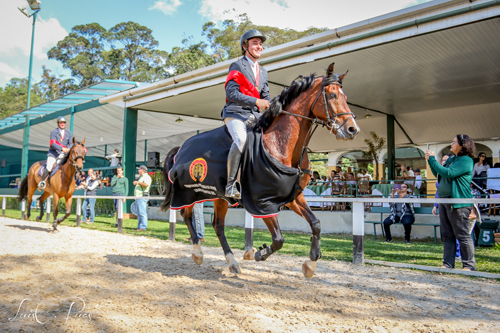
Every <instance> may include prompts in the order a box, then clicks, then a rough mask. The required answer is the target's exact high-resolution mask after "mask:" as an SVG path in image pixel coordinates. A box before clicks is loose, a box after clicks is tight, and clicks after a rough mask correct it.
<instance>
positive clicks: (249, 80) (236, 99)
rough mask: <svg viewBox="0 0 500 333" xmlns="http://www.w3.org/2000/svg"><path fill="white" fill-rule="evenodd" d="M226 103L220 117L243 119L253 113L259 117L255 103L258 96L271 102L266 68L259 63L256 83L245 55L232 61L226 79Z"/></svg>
mask: <svg viewBox="0 0 500 333" xmlns="http://www.w3.org/2000/svg"><path fill="white" fill-rule="evenodd" d="M225 89H226V105H225V106H224V109H223V110H222V118H228V117H232V118H237V119H240V120H242V121H245V120H247V119H248V117H250V115H251V114H254V116H255V117H256V118H258V117H260V113H259V108H258V107H257V106H256V105H255V102H256V101H257V99H258V98H260V99H265V100H268V101H269V102H271V96H270V95H269V85H268V82H267V70H266V69H265V68H263V67H262V66H260V65H259V82H258V84H256V80H255V76H254V74H253V71H252V65H251V64H250V62H249V61H248V59H247V58H246V57H242V58H241V59H239V60H237V61H235V62H233V63H232V64H231V66H230V67H229V75H228V76H227V79H226V85H225Z"/></svg>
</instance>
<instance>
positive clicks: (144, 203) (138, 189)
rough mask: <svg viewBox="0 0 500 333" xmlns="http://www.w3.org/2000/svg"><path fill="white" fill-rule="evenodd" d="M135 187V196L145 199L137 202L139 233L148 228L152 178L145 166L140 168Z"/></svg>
mask: <svg viewBox="0 0 500 333" xmlns="http://www.w3.org/2000/svg"><path fill="white" fill-rule="evenodd" d="M134 185H135V188H134V196H136V197H143V198H144V199H136V200H135V202H136V204H137V220H138V224H137V231H146V228H147V227H148V201H149V199H148V197H149V188H150V187H151V177H150V176H149V175H148V168H147V167H146V166H145V165H141V166H140V167H139V179H138V180H134Z"/></svg>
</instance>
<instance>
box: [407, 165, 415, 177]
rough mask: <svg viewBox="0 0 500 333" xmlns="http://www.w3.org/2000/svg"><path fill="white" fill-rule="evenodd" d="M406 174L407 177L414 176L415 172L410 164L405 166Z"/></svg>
mask: <svg viewBox="0 0 500 333" xmlns="http://www.w3.org/2000/svg"><path fill="white" fill-rule="evenodd" d="M406 174H407V175H408V177H415V173H414V172H413V170H412V169H411V166H407V167H406Z"/></svg>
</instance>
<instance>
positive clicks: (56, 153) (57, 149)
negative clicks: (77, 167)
mask: <svg viewBox="0 0 500 333" xmlns="http://www.w3.org/2000/svg"><path fill="white" fill-rule="evenodd" d="M65 128H66V118H64V117H62V116H61V117H58V118H57V128H56V129H54V130H53V131H52V132H50V149H49V152H48V153H47V167H46V168H45V170H44V171H43V175H42V180H41V181H40V183H38V189H39V190H40V191H42V190H43V189H45V186H46V185H47V183H46V181H47V178H48V176H49V174H50V172H52V170H53V168H54V167H55V166H56V165H57V164H59V163H61V161H62V160H63V159H64V157H65V156H66V154H67V153H68V152H69V150H70V149H71V146H72V145H73V143H72V140H73V135H72V134H71V132H70V131H68V130H67V129H65Z"/></svg>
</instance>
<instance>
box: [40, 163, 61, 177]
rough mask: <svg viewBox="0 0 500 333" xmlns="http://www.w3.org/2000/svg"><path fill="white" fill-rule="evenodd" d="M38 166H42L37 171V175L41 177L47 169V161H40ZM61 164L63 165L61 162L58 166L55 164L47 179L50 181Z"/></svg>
mask: <svg viewBox="0 0 500 333" xmlns="http://www.w3.org/2000/svg"><path fill="white" fill-rule="evenodd" d="M40 164H41V165H42V167H41V168H40V170H38V175H39V176H40V177H41V176H42V175H43V172H44V171H45V169H47V161H42V162H40ZM61 164H63V163H62V162H61V163H59V164H56V166H55V167H54V168H53V169H52V172H51V173H50V175H49V178H48V179H50V178H51V177H52V176H53V175H55V174H56V172H57V170H59V166H60V165H61Z"/></svg>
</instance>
